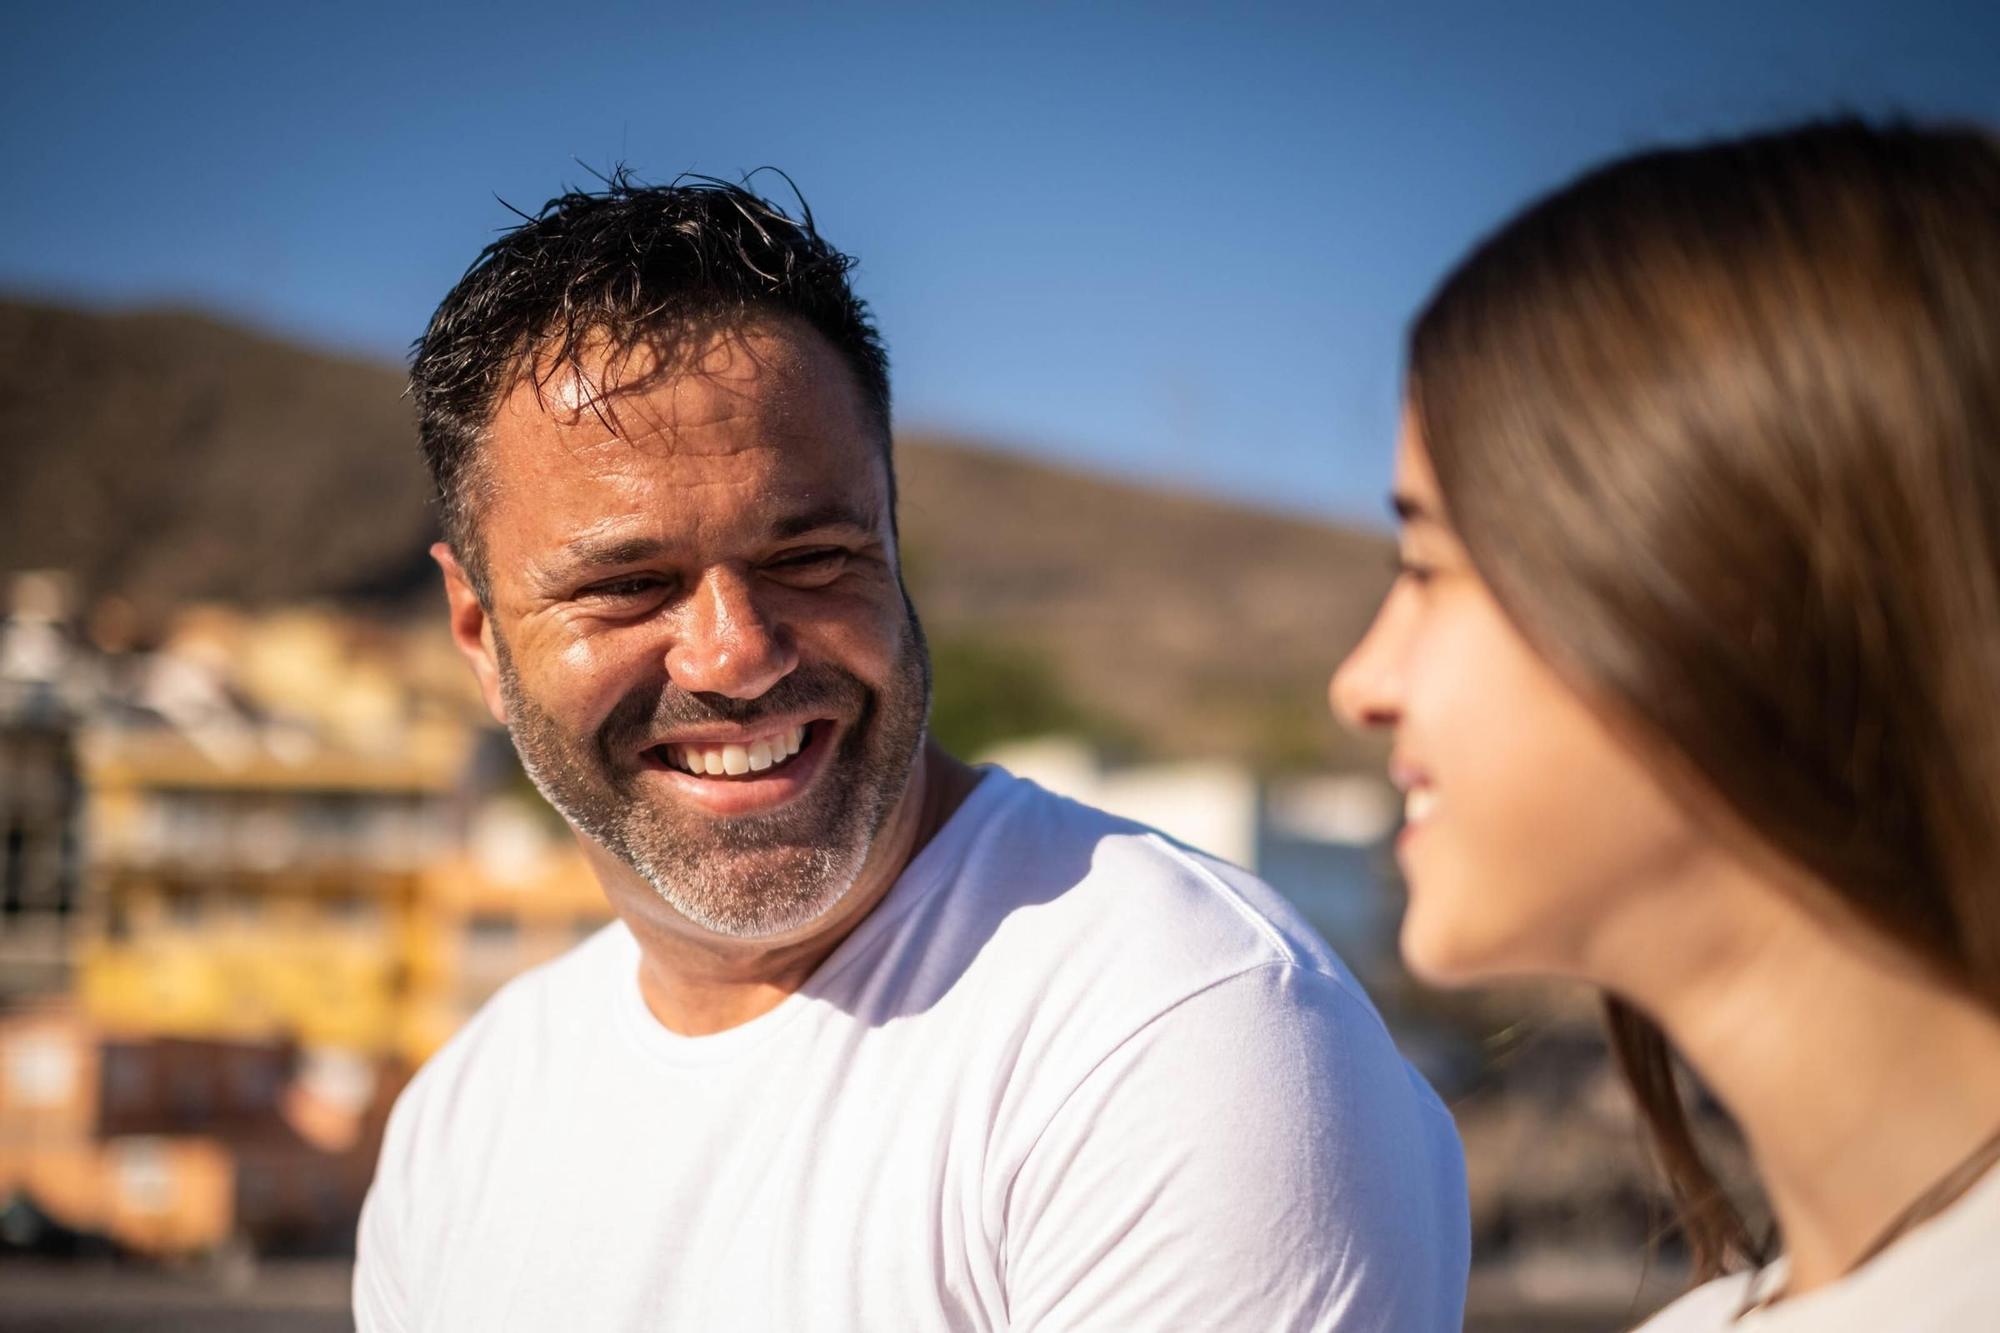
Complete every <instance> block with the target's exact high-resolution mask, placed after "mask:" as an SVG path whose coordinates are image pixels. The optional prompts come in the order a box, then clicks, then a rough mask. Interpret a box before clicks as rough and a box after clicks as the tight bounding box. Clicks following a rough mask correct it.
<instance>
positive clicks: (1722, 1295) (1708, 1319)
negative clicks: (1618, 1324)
mask: <svg viewBox="0 0 2000 1333" xmlns="http://www.w3.org/2000/svg"><path fill="white" fill-rule="evenodd" d="M1756 1277H1757V1275H1756V1274H1755V1273H1731V1274H1729V1275H1728V1276H1726V1277H1719V1278H1716V1279H1715V1280H1714V1281H1713V1282H1705V1283H1703V1284H1702V1285H1701V1286H1699V1287H1696V1288H1695V1289H1694V1290H1693V1291H1690V1292H1689V1293H1688V1294H1687V1295H1685V1296H1683V1297H1681V1298H1680V1299H1679V1300H1677V1301H1675V1302H1674V1303H1673V1304H1672V1305H1669V1306H1668V1307H1667V1308H1666V1309H1664V1310H1662V1311H1660V1312H1659V1313H1658V1314H1656V1315H1654V1316H1653V1317H1652V1318H1651V1319H1649V1320H1647V1321H1646V1322H1645V1323H1644V1324H1643V1325H1641V1326H1640V1330H1639V1333H1706V1330H1710V1329H1729V1328H1733V1327H1734V1326H1735V1323H1736V1316H1737V1315H1738V1314H1739V1313H1741V1311H1742V1309H1743V1307H1744V1305H1745V1304H1746V1303H1747V1300H1748V1297H1749V1291H1750V1284H1751V1282H1752V1281H1754V1280H1755V1279H1756Z"/></svg>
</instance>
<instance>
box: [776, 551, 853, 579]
mask: <svg viewBox="0 0 2000 1333" xmlns="http://www.w3.org/2000/svg"><path fill="white" fill-rule="evenodd" d="M846 559H847V552H846V551H845V550H842V549H841V548H840V547H838V546H815V547H813V548H812V549H811V550H808V551H790V552H787V553H786V554H784V555H781V556H779V557H778V558H777V559H775V560H771V561H768V562H766V564H765V566H764V567H765V568H766V569H773V570H777V571H778V572H780V573H786V574H818V573H823V572H828V571H831V570H834V569H837V568H839V567H840V565H841V564H842V563H843V562H844V561H846Z"/></svg>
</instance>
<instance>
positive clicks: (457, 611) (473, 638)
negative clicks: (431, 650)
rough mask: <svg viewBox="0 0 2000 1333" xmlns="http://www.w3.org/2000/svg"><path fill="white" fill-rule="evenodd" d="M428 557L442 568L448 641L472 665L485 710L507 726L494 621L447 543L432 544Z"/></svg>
mask: <svg viewBox="0 0 2000 1333" xmlns="http://www.w3.org/2000/svg"><path fill="white" fill-rule="evenodd" d="M431 559H433V560H435V561H437V562H438V568H439V569H441V570H443V571H444V596H445V601H446V602H448V603H449V604H450V606H451V640H452V642H453V643H455V644H457V645H458V651H459V652H461V653H463V654H465V660H466V662H468V663H469V664H470V665H471V667H472V674H473V677H474V678H475V679H476V680H478V682H479V692H480V694H482V695H484V696H485V698H486V711H487V712H489V713H491V714H493V720H494V721H495V722H498V723H499V724H500V725H501V726H503V727H504V726H506V725H507V705H506V703H505V702H504V701H503V700H502V699H501V697H500V663H499V659H498V658H497V657H495V656H494V652H493V622H492V621H491V620H490V619H489V618H488V617H487V615H486V607H485V606H484V605H483V604H482V603H481V602H480V600H479V594H478V593H477V592H475V591H473V587H472V580H471V578H470V577H468V576H467V574H466V572H465V568H464V566H462V565H460V564H459V563H458V556H457V555H456V554H455V553H454V552H453V551H452V549H451V545H450V544H449V543H448V542H433V543H432V544H431Z"/></svg>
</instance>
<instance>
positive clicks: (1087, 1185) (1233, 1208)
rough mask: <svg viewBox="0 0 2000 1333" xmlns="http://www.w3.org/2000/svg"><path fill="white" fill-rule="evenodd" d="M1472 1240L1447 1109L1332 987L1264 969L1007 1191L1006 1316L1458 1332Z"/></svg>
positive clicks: (1065, 1323)
mask: <svg viewBox="0 0 2000 1333" xmlns="http://www.w3.org/2000/svg"><path fill="white" fill-rule="evenodd" d="M1469 1249H1470V1238H1469V1235H1468V1219H1467V1213H1466V1202H1465V1177H1464V1164H1463V1159H1462V1157H1461V1154H1460V1149H1459V1145H1458V1139H1457V1135H1456V1133H1455V1131H1454V1130H1453V1128H1452V1125H1451V1121H1450V1117H1449V1116H1448V1115H1447V1114H1446V1113H1445V1112H1444V1110H1443V1108H1442V1107H1441V1106H1439V1105H1438V1103H1437V1102H1436V1100H1435V1098H1434V1097H1432V1096H1431V1095H1430V1093H1429V1090H1428V1089H1427V1088H1424V1087H1423V1086H1422V1085H1421V1083H1420V1082H1419V1081H1417V1080H1416V1079H1415V1077H1414V1076H1413V1075H1412V1074H1411V1072H1410V1071H1409V1069H1408V1066H1406V1065H1405V1064H1404V1063H1403V1061H1402V1059H1401V1057H1400V1056H1398V1055H1397V1053H1396V1051H1395V1048H1394V1046H1393V1044H1392V1043H1391V1042H1390V1041H1389V1038H1388V1035H1387V1033H1386V1032H1384V1031H1383V1029H1382V1027H1381V1025H1380V1021H1379V1020H1378V1019H1377V1018H1376V1017H1375V1016H1374V1014H1373V1013H1372V1011H1370V1010H1368V1009H1367V1008H1366V1007H1365V1006H1364V1005H1362V1004H1361V1003H1360V1002H1359V1001H1358V1000H1356V999H1355V998H1354V997H1353V996H1351V995H1350V994H1348V993H1347V992H1346V991H1345V990H1344V989H1342V987H1341V986H1340V984H1339V983H1338V982H1337V981H1336V980H1334V979H1333V978H1331V977H1328V976H1325V975H1323V974H1321V973H1318V972H1314V971H1310V970H1307V969H1303V968H1300V967H1296V966H1294V965H1291V964H1272V965H1269V966H1263V967H1257V968H1254V969H1252V970H1250V971H1247V972H1244V973H1241V974H1238V975H1236V976H1234V977H1231V978H1230V979H1228V980H1226V981H1223V982H1220V983H1218V984H1216V985H1214V986H1212V987H1210V988H1208V989H1206V990H1204V991H1201V992H1199V993H1198V994H1196V995H1194V996H1192V997H1190V998H1188V999H1185V1000H1183V1001H1181V1002H1180V1003H1179V1004H1177V1005H1175V1006H1173V1007H1172V1008H1170V1009H1169V1010H1167V1011H1166V1012H1165V1013H1162V1014H1160V1015H1159V1016H1157V1017H1156V1018H1154V1019H1153V1020H1152V1021H1150V1022H1149V1023H1147V1024H1146V1025H1145V1026H1144V1027H1143V1028H1141V1029H1140V1030H1139V1031H1138V1032H1136V1033H1135V1034H1133V1035H1132V1036H1131V1037H1130V1038H1129V1039H1127V1040H1126V1041H1124V1042H1122V1043H1121V1044H1120V1045H1119V1046H1118V1047H1117V1049H1116V1050H1114V1051H1112V1052H1111V1053H1110V1055H1108V1056H1107V1057H1106V1058H1105V1059H1104V1060H1103V1061H1102V1062H1101V1063H1099V1064H1098V1065H1097V1067H1096V1068H1095V1069H1093V1070H1092V1071H1090V1073H1089V1074H1088V1075H1087V1076H1086V1077H1085V1078H1084V1079H1083V1080H1082V1081H1081V1082H1080V1083H1079V1084H1078V1085H1077V1086H1076V1088H1075V1090H1074V1091H1073V1092H1072V1093H1071V1094H1070V1095H1069V1096H1068V1097H1067V1099H1066V1100H1065V1101H1064V1102H1063V1104H1062V1106H1061V1108H1060V1109H1059V1110H1058V1111H1057V1113H1056V1114H1055V1116H1054V1117H1053V1119H1052V1120H1051V1121H1050V1122H1049V1124H1048V1125H1047V1127H1046V1128H1045V1129H1044V1130H1043V1131H1042V1133H1041V1134H1040V1137H1039V1138H1038V1139H1037V1140H1036V1142H1035V1144H1034V1147H1033V1148H1032V1149H1031V1150H1030V1152H1029V1153H1028V1154H1027V1156H1026V1157H1025V1159H1024V1160H1023V1162H1022V1166H1021V1168H1020V1170H1019V1171H1018V1172H1017V1173H1016V1174H1015V1177H1014V1181H1013V1185H1012V1188H1011V1192H1010V1194H1009V1197H1008V1201H1007V1247H1006V1253H1005V1275H1006V1279H1005V1280H1006V1288H1007V1303H1008V1322H1009V1323H1010V1324H1011V1325H1012V1326H1014V1327H1016V1328H1032V1329H1035V1330H1037V1331H1038V1333H1057V1331H1058V1330H1099V1329H1121V1330H1123V1329H1150V1328H1213V1329H1246V1330H1249V1329H1254V1330H1259V1331H1260V1333H1261V1331H1262V1330H1278V1329H1317V1330H1338V1333H1374V1331H1375V1330H1380V1331H1381V1333H1431V1331H1432V1330H1435V1331H1436V1333H1445V1331H1446V1330H1450V1331H1451V1333H1456V1331H1457V1330H1458V1329H1459V1328H1460V1326H1461V1319H1462V1317H1463V1306H1464V1297H1465V1279H1466V1267H1467V1263H1468V1258H1469Z"/></svg>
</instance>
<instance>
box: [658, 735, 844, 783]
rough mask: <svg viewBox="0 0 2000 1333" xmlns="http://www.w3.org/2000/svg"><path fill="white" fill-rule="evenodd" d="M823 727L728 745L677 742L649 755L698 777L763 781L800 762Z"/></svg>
mask: <svg viewBox="0 0 2000 1333" xmlns="http://www.w3.org/2000/svg"><path fill="white" fill-rule="evenodd" d="M819 725H820V724H819V723H816V722H809V723H804V724H802V725H798V726H790V727H781V728H779V729H778V730H776V731H773V732H770V733H768V734H766V735H762V736H751V737H746V738H745V739H743V740H740V741H729V742H726V743H725V742H708V741H685V742H681V741H676V742H673V743H671V744H667V745H655V746H654V747H653V748H652V749H650V750H648V751H647V752H646V753H647V754H648V755H650V756H652V757H653V758H654V759H656V760H658V761H659V762H660V763H661V764H663V765H665V766H666V767H668V768H671V769H674V770H676V771H678V772H682V773H693V774H695V775H696V776H698V777H709V778H753V777H761V776H763V775H764V774H767V773H770V772H772V771H773V770H775V769H781V768H783V767H785V766H786V765H787V764H789V763H791V762H792V761H793V760H794V759H796V758H797V757H798V754H799V752H800V751H801V750H803V749H805V748H806V747H807V745H809V744H810V743H811V741H812V737H813V731H814V729H815V728H817V727H818V726H819Z"/></svg>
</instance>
